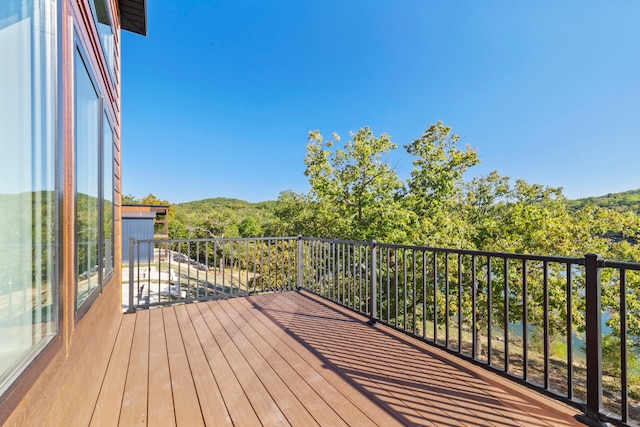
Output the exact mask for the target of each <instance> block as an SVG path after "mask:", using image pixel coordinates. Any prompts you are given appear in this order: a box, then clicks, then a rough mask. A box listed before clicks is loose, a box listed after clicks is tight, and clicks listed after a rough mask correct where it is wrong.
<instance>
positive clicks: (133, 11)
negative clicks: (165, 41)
mask: <svg viewBox="0 0 640 427" xmlns="http://www.w3.org/2000/svg"><path fill="white" fill-rule="evenodd" d="M118 4H119V5H120V28H122V29H123V30H125V31H131V32H132V33H136V34H140V35H143V36H146V35H147V0H118Z"/></svg>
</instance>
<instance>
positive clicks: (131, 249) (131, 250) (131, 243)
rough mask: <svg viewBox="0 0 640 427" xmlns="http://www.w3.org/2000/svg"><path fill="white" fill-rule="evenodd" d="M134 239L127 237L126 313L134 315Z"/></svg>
mask: <svg viewBox="0 0 640 427" xmlns="http://www.w3.org/2000/svg"><path fill="white" fill-rule="evenodd" d="M134 250H135V239H134V238H133V237H129V308H128V309H127V313H135V312H136V307H135V305H133V278H134V275H133V262H134V256H133V255H134Z"/></svg>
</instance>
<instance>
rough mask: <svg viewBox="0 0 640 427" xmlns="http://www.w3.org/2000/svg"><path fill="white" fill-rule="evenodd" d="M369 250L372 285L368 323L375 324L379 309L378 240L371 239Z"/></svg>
mask: <svg viewBox="0 0 640 427" xmlns="http://www.w3.org/2000/svg"><path fill="white" fill-rule="evenodd" d="M369 251H370V256H369V285H370V287H371V288H370V290H369V298H370V302H369V321H368V322H367V323H369V324H370V325H374V324H375V323H376V313H377V311H378V309H377V304H376V303H377V300H378V299H377V296H376V293H377V292H376V290H377V284H376V279H377V277H378V276H377V275H376V265H377V264H378V263H377V260H376V241H375V240H371V242H370V243H369Z"/></svg>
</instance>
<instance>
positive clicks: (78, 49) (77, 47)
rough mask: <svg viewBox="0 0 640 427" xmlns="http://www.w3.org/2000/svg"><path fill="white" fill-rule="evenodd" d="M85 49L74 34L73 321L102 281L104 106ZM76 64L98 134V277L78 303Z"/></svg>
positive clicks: (85, 310)
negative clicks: (89, 91)
mask: <svg viewBox="0 0 640 427" xmlns="http://www.w3.org/2000/svg"><path fill="white" fill-rule="evenodd" d="M85 51H86V50H85V49H84V48H83V46H82V42H81V41H80V37H79V36H78V34H77V33H75V34H74V51H73V53H74V55H73V67H72V68H73V88H74V96H73V103H74V105H73V111H74V114H73V129H74V131H73V158H74V168H73V178H74V195H73V212H74V230H75V232H74V237H73V239H74V240H73V247H74V261H73V269H74V277H75V298H74V306H75V310H74V311H75V314H76V316H75V321H76V322H77V321H78V320H80V319H81V318H82V317H83V316H84V315H85V313H86V312H87V311H89V308H90V307H91V306H92V305H93V303H94V302H95V300H96V299H97V298H98V295H100V293H101V292H102V283H101V280H100V279H101V277H100V274H101V272H100V270H101V268H100V263H101V260H100V252H101V249H100V247H101V246H102V245H101V244H100V235H101V234H102V233H101V228H102V226H101V223H100V199H101V198H100V193H101V188H100V183H101V181H102V180H101V178H100V171H101V168H100V163H101V153H100V148H101V140H102V135H101V133H102V123H101V122H102V117H101V116H102V111H103V110H104V106H103V102H102V97H101V96H100V90H99V86H98V82H97V80H96V78H95V73H94V71H93V70H92V69H91V66H90V64H89V61H88V60H87V55H86V54H85ZM77 58H79V59H80V61H81V64H77V63H76V59H77ZM78 66H82V67H83V68H84V69H85V70H86V72H87V76H88V77H89V80H90V82H91V84H92V86H93V89H94V91H95V92H96V96H97V98H98V107H97V108H96V114H97V125H98V126H97V128H98V132H97V133H98V134H97V137H98V139H97V142H98V144H97V146H96V147H95V149H96V152H97V154H98V162H97V164H96V165H95V166H96V168H95V169H96V174H97V177H98V197H97V198H98V237H97V240H98V248H97V257H98V277H97V286H96V287H95V288H94V289H93V290H91V291H90V293H89V295H88V296H87V298H85V299H84V300H83V301H82V303H80V304H78V267H79V256H78V254H79V248H78V243H79V240H78V165H79V162H78V156H77V154H78V150H77V147H78V141H77V134H76V107H77V106H76V105H75V98H76V96H75V91H76V82H77V70H78Z"/></svg>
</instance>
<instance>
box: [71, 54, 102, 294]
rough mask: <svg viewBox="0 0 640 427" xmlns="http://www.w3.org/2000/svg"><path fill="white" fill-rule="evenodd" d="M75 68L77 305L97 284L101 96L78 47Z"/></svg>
mask: <svg viewBox="0 0 640 427" xmlns="http://www.w3.org/2000/svg"><path fill="white" fill-rule="evenodd" d="M74 68H75V103H74V111H75V124H74V126H75V138H74V139H75V163H76V262H77V265H78V278H77V280H78V282H77V306H78V307H80V306H81V305H82V303H83V302H85V301H86V300H87V298H88V297H89V296H90V295H91V293H93V292H94V291H95V290H96V289H97V288H98V286H99V279H98V268H99V267H98V260H99V256H98V246H99V227H100V222H99V187H98V185H99V184H98V177H99V174H98V170H99V169H98V165H99V163H98V148H99V143H100V140H99V137H100V127H99V125H100V124H99V119H100V99H99V97H98V94H97V92H96V90H95V88H94V86H93V83H92V81H91V77H90V76H89V72H88V71H87V68H86V66H85V64H84V61H83V60H82V56H81V55H80V52H78V51H77V50H76V54H75V61H74Z"/></svg>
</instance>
